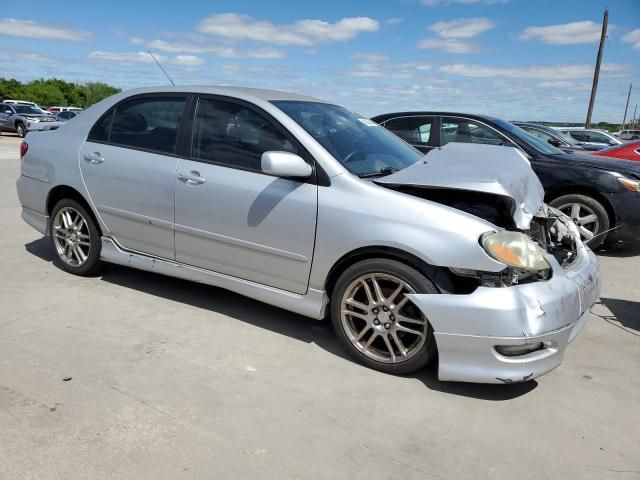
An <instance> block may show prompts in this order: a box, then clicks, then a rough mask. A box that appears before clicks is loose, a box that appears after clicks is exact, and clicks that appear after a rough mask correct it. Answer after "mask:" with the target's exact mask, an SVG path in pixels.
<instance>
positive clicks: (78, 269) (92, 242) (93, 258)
mask: <svg viewBox="0 0 640 480" xmlns="http://www.w3.org/2000/svg"><path fill="white" fill-rule="evenodd" d="M49 230H50V232H51V241H52V244H53V247H54V250H55V257H54V263H55V264H56V265H57V266H58V267H60V268H61V269H62V270H65V271H67V272H69V273H73V274H74V275H83V276H84V275H91V274H93V273H95V272H96V271H97V270H98V269H99V268H100V267H101V265H102V262H101V261H100V250H101V239H100V234H99V231H98V228H97V226H96V224H95V222H94V221H93V218H92V217H91V216H90V215H89V214H88V213H87V211H86V210H85V208H84V207H83V206H82V205H80V204H79V203H78V202H76V201H74V200H71V199H64V200H60V201H59V202H58V203H57V204H56V206H55V207H54V209H53V212H52V214H51V220H50V225H49Z"/></svg>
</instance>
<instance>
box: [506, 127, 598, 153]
mask: <svg viewBox="0 0 640 480" xmlns="http://www.w3.org/2000/svg"><path fill="white" fill-rule="evenodd" d="M511 123H513V124H514V125H517V126H518V127H520V128H521V129H523V130H524V131H525V132H527V133H529V134H531V135H533V136H534V137H538V138H539V139H540V140H542V141H543V142H547V143H550V144H551V145H553V146H554V147H558V148H560V149H561V150H564V151H566V152H568V153H571V152H574V151H577V152H579V151H581V150H592V151H595V150H602V149H603V148H604V147H606V145H604V144H601V143H593V142H581V141H580V140H576V139H575V138H573V137H572V136H571V135H568V134H566V133H563V132H561V131H559V130H556V129H555V128H551V127H546V126H544V125H538V124H537V123H524V122H511Z"/></svg>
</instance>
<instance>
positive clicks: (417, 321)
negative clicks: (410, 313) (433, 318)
mask: <svg viewBox="0 0 640 480" xmlns="http://www.w3.org/2000/svg"><path fill="white" fill-rule="evenodd" d="M396 320H397V321H398V322H404V323H413V324H415V325H425V324H426V323H427V320H426V319H424V318H409V317H405V316H404V315H396Z"/></svg>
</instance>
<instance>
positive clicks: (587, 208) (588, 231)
mask: <svg viewBox="0 0 640 480" xmlns="http://www.w3.org/2000/svg"><path fill="white" fill-rule="evenodd" d="M549 205H551V206H552V207H554V208H557V209H558V210H560V211H561V212H562V213H564V214H565V215H567V216H569V217H570V218H571V219H572V220H573V222H574V223H575V224H576V225H577V226H578V229H579V230H580V237H582V240H583V241H585V242H588V243H587V245H589V247H590V248H591V249H592V250H595V249H596V248H598V247H600V246H601V245H602V244H603V243H604V242H605V240H606V239H607V234H604V235H600V233H602V232H606V231H607V230H609V225H610V220H609V213H608V212H607V209H606V208H604V206H603V205H602V203H600V202H599V201H598V200H596V199H594V198H592V197H590V196H588V195H581V194H570V195H563V196H561V197H558V198H554V199H553V200H551V202H549ZM596 235H600V236H599V237H598V238H596V239H595V240H593V241H589V239H590V238H593V237H595V236H596Z"/></svg>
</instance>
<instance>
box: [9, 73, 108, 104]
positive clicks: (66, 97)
mask: <svg viewBox="0 0 640 480" xmlns="http://www.w3.org/2000/svg"><path fill="white" fill-rule="evenodd" d="M119 91H120V89H119V88H115V87H112V86H111V85H107V84H106V83H101V82H88V83H85V84H78V83H73V82H67V81H65V80H61V79H58V78H51V79H46V80H45V79H43V78H40V79H37V80H32V81H31V82H28V83H21V82H19V81H18V80H15V79H13V78H12V79H6V78H2V77H0V100H2V99H8V98H11V99H20V100H28V101H31V102H35V103H37V104H39V105H46V106H53V105H56V106H61V107H68V106H76V107H83V108H86V107H90V106H91V105H93V104H94V103H96V102H99V101H100V100H102V99H103V98H106V97H109V96H111V95H113V94H115V93H118V92H119Z"/></svg>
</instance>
